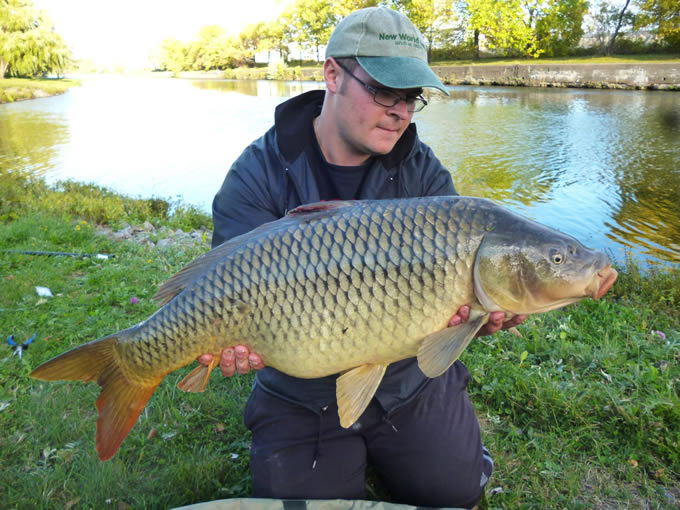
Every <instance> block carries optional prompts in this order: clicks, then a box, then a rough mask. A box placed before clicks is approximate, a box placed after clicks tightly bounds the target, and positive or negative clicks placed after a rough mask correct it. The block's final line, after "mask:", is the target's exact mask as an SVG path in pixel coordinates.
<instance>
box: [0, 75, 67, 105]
mask: <svg viewBox="0 0 680 510" xmlns="http://www.w3.org/2000/svg"><path fill="white" fill-rule="evenodd" d="M79 85H80V82H79V81H78V80H73V79H68V78H4V79H0V104H3V103H13V102H15V101H24V100H26V99H39V98H42V97H49V96H56V95H59V94H63V93H64V92H66V91H67V90H68V89H70V88H71V87H77V86H79Z"/></svg>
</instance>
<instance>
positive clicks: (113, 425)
mask: <svg viewBox="0 0 680 510" xmlns="http://www.w3.org/2000/svg"><path fill="white" fill-rule="evenodd" d="M129 331H130V330H126V331H121V332H119V333H116V334H115V335H112V336H108V337H105V338H100V339H99V340H95V341H94V342H90V343H87V344H84V345H81V346H79V347H76V348H75V349H72V350H70V351H68V352H65V353H64V354H61V355H59V356H57V357H56V358H53V359H51V360H49V361H46V362H45V363H43V364H42V365H40V366H39V367H38V368H36V369H35V370H34V371H33V372H31V377H33V378H35V379H42V380H45V381H56V380H71V381H96V382H97V384H99V386H101V388H102V391H101V393H100V395H99V398H98V399H97V402H96V405H97V410H98V411H99V419H98V420H97V435H96V440H95V446H96V448H97V453H98V454H99V458H100V459H101V460H109V459H110V458H111V457H113V456H114V455H115V453H116V452H117V451H118V449H119V448H120V445H121V443H122V442H123V440H124V439H125V437H126V436H127V435H128V433H129V432H130V429H131V428H132V426H133V425H134V424H135V422H136V421H137V418H138V417H139V414H140V413H141V412H142V409H144V407H145V406H146V403H147V402H148V400H149V398H150V397H151V395H152V394H153V392H154V391H155V389H156V387H157V386H158V385H159V384H160V382H161V381H162V380H163V378H162V377H161V378H158V379H149V380H148V381H144V380H142V381H140V380H139V379H135V380H134V381H132V380H130V379H128V378H127V377H126V376H125V374H124V373H123V371H122V370H121V366H120V361H119V360H120V356H119V354H118V352H116V344H117V343H118V336H122V335H125V334H126V333H129Z"/></svg>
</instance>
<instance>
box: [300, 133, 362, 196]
mask: <svg viewBox="0 0 680 510" xmlns="http://www.w3.org/2000/svg"><path fill="white" fill-rule="evenodd" d="M313 139H314V140H313V143H312V145H313V146H314V149H315V152H316V154H315V159H316V163H317V164H316V169H317V172H318V174H317V175H318V177H320V179H318V181H317V182H318V184H319V191H320V194H321V200H356V199H357V198H358V196H359V191H360V190H361V185H362V184H363V182H364V178H365V177H366V174H367V173H368V169H369V168H370V167H371V165H372V164H373V158H369V159H368V160H367V161H366V162H365V163H364V164H362V165H359V166H341V165H334V164H332V163H329V162H328V161H326V158H325V157H324V155H323V152H322V151H321V147H320V146H319V141H318V140H317V139H316V136H314V137H313Z"/></svg>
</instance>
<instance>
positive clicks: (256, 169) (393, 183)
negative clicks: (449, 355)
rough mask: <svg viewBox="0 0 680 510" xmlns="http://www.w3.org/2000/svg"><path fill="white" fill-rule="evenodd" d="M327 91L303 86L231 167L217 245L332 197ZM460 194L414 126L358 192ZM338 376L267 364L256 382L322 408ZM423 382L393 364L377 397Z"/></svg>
mask: <svg viewBox="0 0 680 510" xmlns="http://www.w3.org/2000/svg"><path fill="white" fill-rule="evenodd" d="M324 93H325V92H324V91H321V90H315V91H311V92H306V93H304V94H301V95H299V96H297V97H294V98H292V99H289V100H288V101H286V102H284V103H282V104H280V105H279V106H278V107H277V108H276V113H275V118H274V126H273V127H272V128H271V129H270V130H269V131H267V132H266V133H265V134H264V136H262V137H261V138H258V139H257V140H255V141H254V142H253V143H251V144H250V145H249V146H248V147H247V148H246V149H245V150H244V151H243V153H241V155H240V156H239V157H238V159H237V160H236V161H235V162H234V164H233V165H232V166H231V168H230V169H229V172H228V173H227V176H226V178H225V179H224V183H223V184H222V187H221V188H220V190H219V192H218V193H217V195H216V196H215V199H214V201H213V221H214V224H215V231H214V233H213V241H212V242H213V247H215V246H218V245H220V244H222V243H223V242H224V241H226V240H227V239H230V238H232V237H234V236H237V235H240V234H243V233H245V232H248V231H250V230H252V229H253V228H255V227H257V226H259V225H261V224H263V223H266V222H269V221H273V220H276V219H278V218H281V217H283V216H284V215H285V214H286V213H287V212H288V211H290V210H291V209H294V208H295V207H297V206H299V205H302V204H308V203H312V202H318V201H319V200H321V199H328V198H335V197H326V196H323V191H324V183H325V180H326V178H325V177H324V176H323V175H320V173H319V172H320V171H321V170H320V167H319V165H316V164H315V162H316V160H317V158H318V156H317V153H318V149H316V147H315V146H314V145H313V144H314V143H315V142H314V138H313V137H314V136H315V135H314V130H313V126H312V120H313V119H314V117H316V116H317V115H318V114H319V113H320V112H321V104H322V102H323V97H324ZM455 194H456V191H455V189H454V187H453V181H452V179H451V174H450V173H449V172H448V170H446V168H444V167H443V166H442V164H441V163H440V162H439V160H438V159H437V158H436V157H435V155H434V154H433V152H432V149H430V148H429V147H428V146H427V145H425V144H424V143H423V142H421V141H420V139H419V138H418V135H417V132H416V126H415V124H411V125H410V126H409V127H408V128H407V130H406V131H405V132H404V134H403V135H402V137H401V138H400V139H399V141H398V142H397V144H396V145H395V147H394V149H393V150H392V151H391V152H390V153H389V154H387V155H385V156H381V157H377V158H374V160H373V163H372V164H371V166H370V168H369V169H368V171H367V174H366V177H365V178H364V180H363V182H362V185H361V189H360V190H359V195H358V196H357V198H358V199H381V198H406V197H418V196H436V195H455ZM453 312H454V311H453V310H452V314H453ZM335 379H336V376H329V377H324V378H321V379H297V378H294V377H290V376H288V375H286V374H283V373H281V372H279V371H278V370H275V369H273V368H271V367H267V368H264V369H263V370H260V371H259V372H258V373H257V377H256V382H257V384H259V385H260V386H261V387H262V388H263V389H264V390H266V391H269V392H270V393H273V394H275V395H277V396H279V397H282V398H285V399H287V400H290V401H293V402H296V403H298V404H301V405H304V406H305V407H307V408H309V409H311V410H313V411H314V412H319V411H320V410H321V409H322V408H323V407H326V406H327V405H328V404H330V403H332V402H333V401H334V400H335ZM426 384H427V377H425V375H424V374H423V373H422V372H421V371H420V369H419V368H418V366H417V363H416V360H415V358H411V359H407V360H403V361H400V362H398V363H393V364H391V365H389V366H388V368H387V371H386V373H385V377H384V378H383V381H382V383H381V384H380V386H379V388H378V391H377V392H376V395H375V396H376V398H377V399H378V401H379V402H380V404H381V405H382V406H383V408H384V409H385V410H386V411H388V412H389V411H390V410H392V409H395V408H396V407H399V406H400V405H402V404H404V403H406V402H407V401H408V400H410V399H411V398H412V397H413V396H415V395H416V394H417V393H419V392H420V391H421V390H422V389H423V388H424V387H425V385H426Z"/></svg>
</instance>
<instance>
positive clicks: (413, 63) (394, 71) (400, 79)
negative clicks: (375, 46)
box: [356, 57, 449, 96]
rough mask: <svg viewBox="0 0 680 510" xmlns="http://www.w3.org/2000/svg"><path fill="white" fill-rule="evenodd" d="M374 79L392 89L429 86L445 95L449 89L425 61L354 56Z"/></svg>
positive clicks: (409, 58) (407, 58)
mask: <svg viewBox="0 0 680 510" xmlns="http://www.w3.org/2000/svg"><path fill="white" fill-rule="evenodd" d="M356 59H357V62H359V65H360V66H361V67H362V68H363V69H364V71H366V72H367V73H368V75H369V76H370V77H371V78H373V79H374V80H375V81H377V82H378V83H380V84H381V85H384V86H385V87H389V88H392V89H417V88H421V87H423V88H424V87H431V88H434V89H439V90H441V91H442V92H443V93H444V94H446V95H447V96H448V95H449V91H448V90H447V89H446V86H445V85H444V84H443V83H442V82H441V81H440V80H439V78H437V75H436V74H434V71H432V69H430V66H428V65H427V64H426V63H425V62H423V61H422V60H420V59H418V58H413V57H356Z"/></svg>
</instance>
